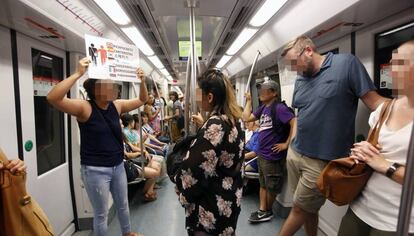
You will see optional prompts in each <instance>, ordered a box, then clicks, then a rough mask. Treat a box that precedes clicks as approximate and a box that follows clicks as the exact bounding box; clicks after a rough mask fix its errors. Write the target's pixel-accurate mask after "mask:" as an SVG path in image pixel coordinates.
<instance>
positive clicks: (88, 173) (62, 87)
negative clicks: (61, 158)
mask: <svg viewBox="0 0 414 236" xmlns="http://www.w3.org/2000/svg"><path fill="white" fill-rule="evenodd" d="M89 63H90V61H89V60H88V58H83V59H81V60H80V61H79V66H78V69H77V71H76V72H75V73H74V74H73V75H71V76H69V77H68V78H67V79H65V80H63V81H61V82H60V83H59V84H57V85H56V86H55V87H54V88H53V89H52V90H51V91H50V92H49V94H48V95H47V100H48V101H49V103H50V104H52V105H53V106H54V107H56V108H57V109H58V110H60V111H63V112H66V113H68V114H70V115H72V116H75V117H76V119H77V120H78V124H79V128H80V136H81V146H80V157H81V176H82V181H83V183H84V185H85V189H86V192H87V193H88V197H89V199H90V201H91V203H92V207H93V210H94V214H95V216H94V219H93V228H94V232H95V235H99V236H100V235H107V229H108V225H107V219H108V197H109V192H111V194H112V198H113V199H114V204H115V207H116V210H117V212H118V213H117V214H118V219H119V222H120V225H121V229H122V233H123V235H124V236H133V235H137V234H136V233H133V232H131V224H130V217H129V206H128V190H127V179H126V174H125V169H124V165H123V158H124V151H123V144H122V131H121V125H120V123H119V115H120V114H121V113H125V112H129V111H131V110H134V109H137V108H138V107H140V106H142V105H143V104H144V103H145V102H146V101H147V99H148V93H147V88H146V86H145V75H144V71H143V70H141V69H137V71H136V74H137V77H138V78H139V79H140V80H141V86H140V93H139V94H140V96H139V98H135V99H130V100H121V99H115V98H116V94H117V93H116V89H115V87H114V83H113V82H112V81H111V80H97V79H87V80H86V81H85V82H84V84H83V86H84V88H85V90H86V91H87V93H88V97H89V98H90V100H87V101H85V100H79V99H69V98H66V96H65V95H66V94H67V93H68V92H69V90H70V89H71V87H72V86H73V85H74V84H75V83H76V81H78V79H79V78H80V77H82V75H83V74H84V73H85V72H86V70H87V68H88V66H89Z"/></svg>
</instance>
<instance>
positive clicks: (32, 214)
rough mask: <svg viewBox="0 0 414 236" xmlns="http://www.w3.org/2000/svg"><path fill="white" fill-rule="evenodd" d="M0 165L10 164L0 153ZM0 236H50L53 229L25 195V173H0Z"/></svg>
mask: <svg viewBox="0 0 414 236" xmlns="http://www.w3.org/2000/svg"><path fill="white" fill-rule="evenodd" d="M0 162H2V163H3V165H4V166H6V165H7V164H8V163H9V160H8V159H7V158H6V156H5V154H4V153H3V152H2V150H1V149H0ZM0 235H5V236H52V235H53V229H52V226H51V225H50V223H49V220H48V218H47V216H46V214H45V213H44V212H43V210H42V209H41V208H40V206H39V205H38V204H37V202H36V201H35V200H34V199H33V198H32V197H31V196H30V195H29V194H28V193H27V192H26V172H17V173H14V174H13V173H11V172H10V171H9V170H7V169H6V168H3V169H2V170H0Z"/></svg>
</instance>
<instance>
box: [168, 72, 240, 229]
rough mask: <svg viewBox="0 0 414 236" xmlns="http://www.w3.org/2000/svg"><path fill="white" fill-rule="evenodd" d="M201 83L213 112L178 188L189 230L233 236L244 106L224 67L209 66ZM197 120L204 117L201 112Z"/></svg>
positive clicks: (180, 174)
mask: <svg viewBox="0 0 414 236" xmlns="http://www.w3.org/2000/svg"><path fill="white" fill-rule="evenodd" d="M198 85H199V89H201V91H202V101H197V102H198V104H200V103H199V102H201V108H202V109H203V110H204V111H207V112H209V114H210V116H209V118H208V120H207V121H206V122H205V123H204V124H203V125H202V127H201V129H200V130H199V131H198V132H197V137H196V139H195V140H194V141H193V143H192V145H191V146H190V149H189V151H188V152H187V155H186V157H185V158H184V161H183V163H182V165H181V168H180V170H179V171H177V175H176V176H175V180H176V184H177V186H176V187H177V193H178V194H179V201H180V203H181V204H182V206H183V207H184V208H185V213H186V227H187V230H188V235H190V236H192V235H194V236H207V235H219V236H233V235H235V232H236V225H237V219H238V216H239V214H240V202H241V196H242V186H243V183H242V177H241V166H242V162H243V148H244V134H243V132H242V131H241V129H240V124H239V123H238V122H237V121H238V120H239V118H240V117H241V110H240V108H239V107H238V105H237V103H236V97H235V93H234V90H233V87H232V86H231V84H230V82H229V81H228V79H227V78H226V77H225V76H224V75H223V74H222V73H221V72H220V71H217V70H208V71H207V72H206V73H205V74H204V75H203V76H202V77H201V78H199V81H198ZM193 120H194V121H195V122H196V123H197V124H199V125H200V124H202V123H203V121H202V118H201V116H200V114H198V115H195V116H193Z"/></svg>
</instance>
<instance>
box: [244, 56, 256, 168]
mask: <svg viewBox="0 0 414 236" xmlns="http://www.w3.org/2000/svg"><path fill="white" fill-rule="evenodd" d="M259 56H260V51H257V53H256V56H255V58H254V61H253V64H252V67H251V68H250V73H249V78H248V79H247V84H246V89H245V91H244V93H245V94H246V93H247V92H249V90H250V83H251V80H252V77H253V71H254V68H255V67H256V64H257V60H258V59H259ZM246 103H247V100H246V99H244V104H245V105H246ZM252 107H253V105H252ZM245 168H246V162H243V168H242V176H245V171H244V170H245Z"/></svg>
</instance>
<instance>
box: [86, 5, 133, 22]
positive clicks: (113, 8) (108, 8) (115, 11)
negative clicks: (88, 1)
mask: <svg viewBox="0 0 414 236" xmlns="http://www.w3.org/2000/svg"><path fill="white" fill-rule="evenodd" d="M94 1H95V3H96V4H98V6H99V7H100V8H101V9H102V10H103V11H104V12H105V13H106V14H107V15H108V16H109V17H110V18H111V19H112V20H113V21H114V22H115V23H117V24H118V25H127V24H129V23H130V22H131V21H130V20H129V17H128V15H127V14H126V13H125V11H124V10H123V9H122V7H121V6H120V5H119V3H118V2H117V1H116V0H94Z"/></svg>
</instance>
